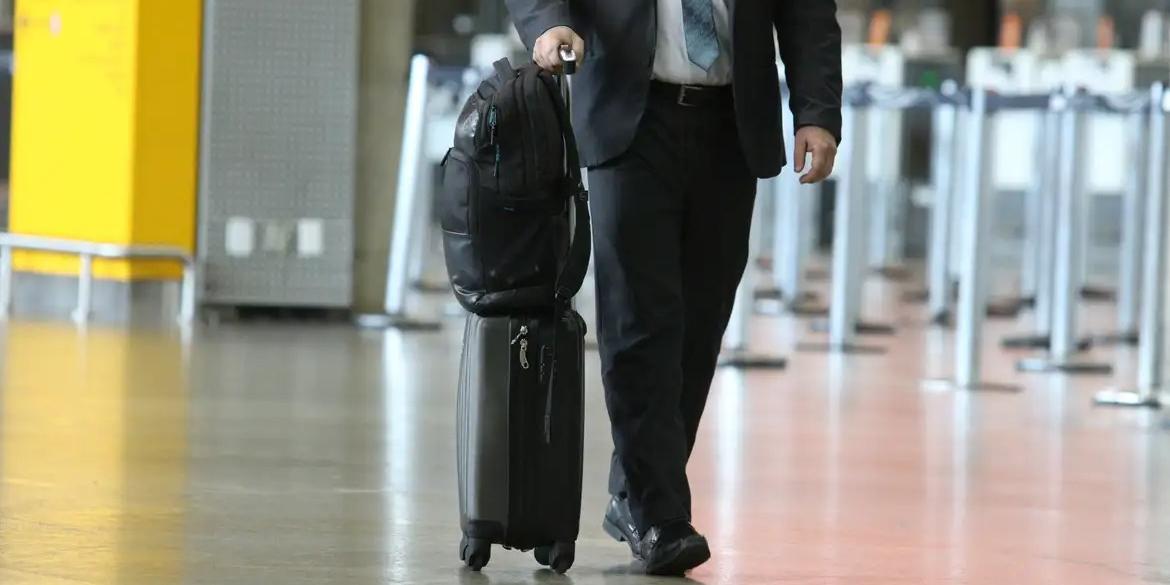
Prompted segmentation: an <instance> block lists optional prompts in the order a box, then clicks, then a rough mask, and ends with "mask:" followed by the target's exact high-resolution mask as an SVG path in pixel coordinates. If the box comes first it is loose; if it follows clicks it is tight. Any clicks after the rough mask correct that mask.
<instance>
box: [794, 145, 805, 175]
mask: <svg viewBox="0 0 1170 585" xmlns="http://www.w3.org/2000/svg"><path fill="white" fill-rule="evenodd" d="M807 154H808V140H805V139H804V138H803V137H800V136H797V137H796V149H795V150H794V152H793V155H794V156H795V157H796V160H795V161H794V162H795V165H796V166H795V167H794V168H795V169H796V172H798V173H803V172H804V159H805V157H806V155H807Z"/></svg>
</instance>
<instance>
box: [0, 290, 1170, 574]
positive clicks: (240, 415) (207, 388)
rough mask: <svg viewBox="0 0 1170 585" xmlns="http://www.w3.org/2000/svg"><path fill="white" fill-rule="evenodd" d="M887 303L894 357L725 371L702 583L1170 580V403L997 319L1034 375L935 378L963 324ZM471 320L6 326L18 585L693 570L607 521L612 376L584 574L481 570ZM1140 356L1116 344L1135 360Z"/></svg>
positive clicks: (7, 542)
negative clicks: (1050, 372) (1072, 369)
mask: <svg viewBox="0 0 1170 585" xmlns="http://www.w3.org/2000/svg"><path fill="white" fill-rule="evenodd" d="M891 296H892V295H891ZM885 309H886V310H884V311H882V313H884V314H887V315H897V316H898V318H899V320H900V322H901V323H902V329H901V331H900V332H899V334H898V335H897V336H896V337H893V338H875V339H873V340H872V341H873V342H876V343H879V344H883V345H885V346H886V347H888V348H889V350H890V351H889V353H888V354H887V355H884V356H868V355H862V356H828V355H823V354H815V353H813V354H809V353H791V354H790V356H791V357H792V358H793V363H792V365H791V367H790V369H789V370H788V371H786V372H752V373H747V374H741V373H737V372H734V371H725V372H722V373H721V374H720V376H719V378H718V381H717V386H716V388H715V389H714V390H713V392H712V396H711V400H710V405H709V409H708V415H707V418H706V419H705V422H704V427H703V429H702V437H701V442H700V445H699V448H698V450H697V452H696V453H695V457H694V460H693V463H692V466H691V475H692V478H693V483H694V488H695V492H696V500H697V505H698V510H697V517H696V522H697V524H698V526H699V527H700V528H701V529H702V530H704V531H705V532H706V533H707V535H708V536H709V537H710V539H711V542H712V545H713V548H714V552H715V558H714V560H713V561H712V562H711V563H710V564H708V565H705V566H704V567H702V568H701V569H699V570H697V571H695V572H694V574H693V575H692V576H691V579H693V581H696V582H700V583H709V584H716V583H723V584H729V585H747V584H757V583H792V584H801V585H812V584H851V585H852V584H856V585H878V584H912V583H913V584H916V583H923V584H942V583H963V584H987V585H1000V584H1046V583H1052V584H1061V585H1076V584H1086V585H1114V584H1116V585H1123V584H1130V583H1170V430H1168V427H1167V425H1166V421H1165V419H1164V418H1163V417H1162V416H1161V415H1159V414H1156V413H1149V412H1143V411H1125V410H1104V409H1098V408H1094V407H1092V406H1091V405H1090V397H1091V394H1092V392H1093V391H1094V390H1096V389H1098V388H1100V387H1102V386H1104V385H1105V384H1107V383H1108V382H1110V379H1109V378H1081V379H1076V380H1075V381H1073V382H1071V383H1070V382H1067V381H1066V380H1065V379H1062V378H1060V377H1046V376H1040V377H1035V376H1033V377H1021V376H1018V375H1016V374H1015V373H1014V372H1013V371H1012V369H1011V363H1012V362H1011V361H1010V360H1009V359H1008V356H1007V355H1006V354H1004V353H1003V352H1001V351H1000V350H998V349H997V348H993V347H991V346H990V341H994V339H991V340H989V349H988V353H987V357H988V367H987V371H988V372H989V377H990V378H993V379H997V380H1001V381H1020V382H1023V383H1025V385H1026V388H1025V391H1024V392H1022V393H1018V394H1010V393H984V394H981V393H967V392H952V391H945V390H938V389H924V388H923V386H922V385H921V384H920V380H921V379H923V378H926V377H932V376H941V375H946V374H947V373H948V371H949V368H950V359H949V349H948V338H949V335H947V334H944V333H941V332H932V331H930V330H927V329H925V328H923V327H921V325H919V324H918V321H919V320H920V316H919V313H918V311H919V309H918V308H916V307H912V306H903V305H897V304H893V303H889V304H887V305H886V306H885ZM1109 310H1110V309H1109V308H1108V306H1098V307H1097V308H1094V309H1093V311H1094V312H1095V313H1096V314H1095V316H1098V317H1099V316H1101V315H1106V312H1107V311H1109ZM1102 321H1104V320H1103V319H1102ZM452 325H453V326H450V327H448V328H447V330H446V332H444V333H441V334H417V333H416V334H400V333H396V332H390V333H383V332H363V331H358V330H355V329H351V328H348V327H344V326H322V325H306V324H299V325H298V324H287V325H286V324H267V325H263V324H260V325H255V324H253V325H247V324H234V325H221V326H217V327H204V328H201V329H199V330H197V331H195V332H194V333H193V335H192V340H191V343H190V344H185V343H184V342H183V340H182V339H181V338H180V336H179V335H178V334H177V333H175V332H169V331H150V330H137V331H134V332H132V333H125V332H121V331H116V330H108V329H101V328H91V329H90V330H89V332H88V333H85V334H79V333H77V332H76V331H75V330H74V329H73V328H72V327H70V326H68V325H64V324H56V323H30V322H20V321H18V322H15V323H11V324H9V325H7V326H6V329H3V331H2V335H0V339H2V344H3V353H2V356H3V357H2V362H0V367H2V377H0V583H3V584H5V585H26V584H28V585H49V584H57V583H60V584H74V583H119V584H121V583H125V584H170V583H206V584H215V585H220V584H233V583H243V584H282V585H283V584H288V585H293V584H302V583H305V584H308V583H344V584H363V583H370V584H381V583H404V584H430V583H434V584H446V583H472V584H485V585H486V584H490V583H494V584H499V585H511V584H517V583H528V582H550V583H566V584H567V583H577V584H582V585H584V584H606V585H618V584H623V583H654V582H663V583H669V582H679V581H678V580H653V579H647V578H644V577H640V576H637V575H635V574H633V567H631V565H630V563H629V562H628V552H627V551H626V549H625V548H624V547H623V546H622V545H618V544H616V543H613V542H611V541H609V540H608V539H607V538H606V537H605V536H604V535H603V533H602V532H601V530H600V528H599V519H600V514H601V510H602V506H603V504H604V501H605V496H604V489H605V488H604V486H605V466H606V461H607V455H608V450H609V446H610V442H609V438H608V427H607V424H606V421H605V415H604V410H603V406H602V402H601V392H600V388H599V386H598V382H597V377H596V376H593V377H592V378H591V379H590V380H589V389H590V390H589V396H590V398H589V405H588V406H589V411H588V435H589V440H588V446H587V452H586V457H587V461H586V478H587V480H586V485H585V490H586V499H585V508H584V523H583V524H584V529H583V533H582V535H581V541H580V543H579V549H578V555H577V558H578V562H577V565H576V566H575V568H574V570H573V571H571V572H570V573H569V575H568V576H567V577H559V576H556V575H554V574H552V573H549V572H547V571H540V570H537V569H536V566H535V564H534V563H533V562H532V560H531V558H530V557H529V556H528V555H523V554H520V553H514V552H505V551H501V550H498V549H497V550H496V551H495V554H494V556H493V558H492V562H491V564H490V565H489V566H488V568H487V569H486V570H485V572H484V573H483V574H473V573H470V572H467V571H465V570H464V569H462V568H461V565H460V563H459V560H458V558H457V556H456V544H457V542H458V540H459V534H458V527H457V526H458V516H457V502H456V498H455V484H454V476H455V470H454V451H453V449H454V437H455V432H454V428H453V421H454V415H453V409H454V399H455V389H454V388H455V376H456V372H455V368H456V356H457V349H458V345H459V339H458V335H459V327H458V321H453V322H452ZM1019 328H1020V327H1019V326H1018V325H1015V324H1012V323H997V324H995V325H994V327H993V329H992V332H993V333H994V335H992V336H991V337H993V338H997V337H998V336H999V334H1002V333H1007V332H1011V331H1014V330H1017V329H1019ZM806 331H807V330H806V327H805V324H804V323H802V322H798V321H795V320H792V319H790V318H760V319H758V320H757V321H756V323H755V332H756V339H757V340H758V341H759V342H760V344H761V347H765V346H766V347H771V348H777V349H780V350H784V351H789V348H791V347H792V346H793V345H794V343H795V342H796V341H800V340H809V339H815V336H814V335H812V334H809V333H806ZM1134 353H1135V352H1131V351H1119V352H1117V353H1116V354H1114V353H1113V352H1112V350H1110V352H1109V353H1104V354H1101V356H1102V357H1108V358H1111V359H1112V358H1116V359H1117V360H1118V363H1119V364H1122V365H1123V368H1122V369H1121V370H1120V372H1119V374H1118V375H1117V379H1118V380H1119V381H1123V382H1124V381H1126V380H1128V378H1129V373H1130V372H1131V371H1132V360H1133V359H1134V355H1133V354H1134ZM591 359H592V360H596V356H595V355H593V356H592V357H591Z"/></svg>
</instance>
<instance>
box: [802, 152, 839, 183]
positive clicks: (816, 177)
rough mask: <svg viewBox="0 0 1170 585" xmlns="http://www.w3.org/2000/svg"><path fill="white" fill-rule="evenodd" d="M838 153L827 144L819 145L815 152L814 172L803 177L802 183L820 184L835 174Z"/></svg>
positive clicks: (811, 171)
mask: <svg viewBox="0 0 1170 585" xmlns="http://www.w3.org/2000/svg"><path fill="white" fill-rule="evenodd" d="M836 156H837V153H836V152H834V150H833V148H832V147H831V146H829V145H827V144H822V145H818V146H817V147H815V148H814V150H813V164H812V170H810V171H809V172H808V174H806V175H805V176H803V177H801V183H804V184H812V183H819V182H821V181H824V180H825V179H827V178H829V175H831V174H833V163H834V160H835V159H836Z"/></svg>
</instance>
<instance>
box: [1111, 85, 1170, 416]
mask: <svg viewBox="0 0 1170 585" xmlns="http://www.w3.org/2000/svg"><path fill="white" fill-rule="evenodd" d="M1150 98H1151V100H1150V102H1151V103H1150V140H1149V151H1148V158H1147V160H1148V161H1149V162H1148V164H1147V165H1146V189H1145V199H1146V209H1145V212H1146V213H1145V234H1144V240H1145V243H1144V245H1145V251H1144V252H1145V254H1144V262H1143V263H1144V267H1143V268H1144V269H1143V272H1142V293H1141V296H1142V298H1141V323H1140V326H1139V329H1138V331H1139V333H1140V335H1139V347H1140V349H1139V353H1138V373H1137V374H1138V375H1137V388H1135V389H1132V390H1119V389H1111V390H1106V391H1104V392H1100V393H1098V394H1097V396H1096V402H1097V404H1101V405H1107V406H1140V407H1151V408H1160V407H1161V406H1162V366H1163V363H1162V354H1163V351H1164V349H1165V334H1166V326H1165V323H1166V314H1165V312H1166V297H1165V294H1166V287H1165V283H1166V276H1167V270H1166V243H1167V238H1166V230H1167V222H1168V221H1170V216H1168V214H1167V212H1168V211H1170V204H1168V202H1167V200H1166V196H1167V192H1168V190H1167V184H1166V174H1167V171H1166V166H1167V163H1168V161H1167V156H1166V142H1167V138H1166V131H1167V126H1166V120H1167V112H1170V93H1168V92H1167V91H1166V87H1165V85H1163V84H1161V83H1158V84H1156V85H1154V87H1153V89H1151V90H1150Z"/></svg>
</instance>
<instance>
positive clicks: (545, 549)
mask: <svg viewBox="0 0 1170 585" xmlns="http://www.w3.org/2000/svg"><path fill="white" fill-rule="evenodd" d="M552 549H553V547H552V545H548V546H538V547H536V549H535V550H533V551H532V555H533V556H535V557H536V562H538V563H540V566H542V567H547V566H549V565H551V564H552V561H551V560H550V559H551V558H552Z"/></svg>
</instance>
